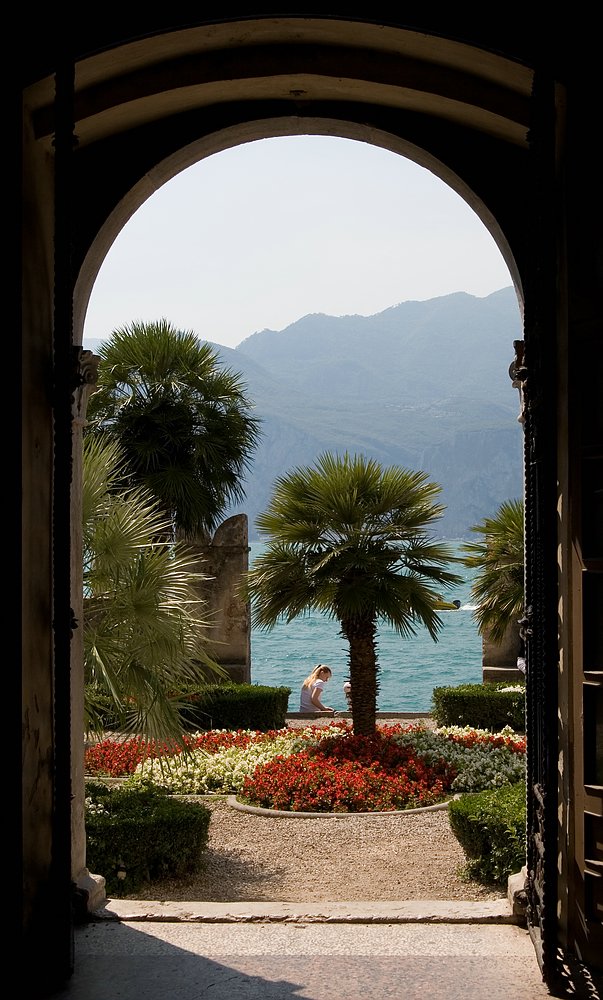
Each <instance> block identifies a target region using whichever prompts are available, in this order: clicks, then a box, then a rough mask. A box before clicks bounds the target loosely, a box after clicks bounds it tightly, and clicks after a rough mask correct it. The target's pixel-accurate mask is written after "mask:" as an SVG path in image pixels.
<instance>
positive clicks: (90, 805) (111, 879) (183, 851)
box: [85, 778, 211, 897]
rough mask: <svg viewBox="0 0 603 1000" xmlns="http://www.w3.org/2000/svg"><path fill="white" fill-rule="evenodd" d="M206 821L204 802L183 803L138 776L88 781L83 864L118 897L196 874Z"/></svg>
mask: <svg viewBox="0 0 603 1000" xmlns="http://www.w3.org/2000/svg"><path fill="white" fill-rule="evenodd" d="M210 819H211V812H210V810H209V809H208V808H207V806H204V805H202V804H201V803H199V804H197V803H193V802H183V801H182V800H181V799H176V798H174V797H173V796H171V795H167V794H166V793H165V792H164V791H162V790H161V789H159V788H157V787H156V786H153V785H151V784H149V783H148V782H145V781H144V780H141V779H140V778H132V779H127V780H126V781H125V782H124V783H123V784H120V785H111V786H108V785H106V784H104V783H103V782H101V781H88V782H86V817H85V823H86V864H87V866H88V868H89V869H90V871H93V872H95V873H96V874H97V875H102V876H103V877H104V879H105V881H106V889H107V893H108V894H109V895H111V896H116V897H119V896H128V895H129V894H130V893H133V892H138V890H139V889H140V888H141V887H142V886H143V885H144V884H145V883H148V882H153V881H155V880H156V879H160V878H164V877H166V876H169V877H170V878H172V877H173V878H178V877H181V876H184V875H188V874H195V873H197V872H198V871H199V870H200V868H201V866H202V863H203V852H204V850H205V849H206V847H207V843H208V839H209V822H210ZM118 873H120V874H121V876H122V877H120V876H119V875H118Z"/></svg>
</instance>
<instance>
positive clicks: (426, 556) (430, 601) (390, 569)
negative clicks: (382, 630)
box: [246, 452, 460, 734]
mask: <svg viewBox="0 0 603 1000" xmlns="http://www.w3.org/2000/svg"><path fill="white" fill-rule="evenodd" d="M439 493H440V487H439V486H438V485H437V484H435V483H431V482H429V481H428V479H427V476H426V475H425V474H424V473H422V472H411V471H409V470H406V469H401V468H398V467H396V466H392V467H390V468H385V469H384V468H382V467H381V466H380V465H379V464H378V463H377V462H376V461H373V460H372V459H367V458H364V457H363V456H359V455H356V456H350V455H348V454H347V453H346V454H345V455H343V456H342V457H340V456H337V455H332V454H330V453H328V452H327V453H325V454H323V455H322V456H321V457H320V458H319V459H318V461H317V462H316V465H315V466H310V467H299V468H296V469H294V470H293V471H291V472H290V473H289V474H288V475H285V476H282V477H280V478H278V479H277V480H276V481H275V485H274V490H273V495H272V498H271V500H270V502H269V505H268V508H267V510H266V511H265V512H263V513H262V514H260V515H259V516H258V517H257V519H256V525H257V528H258V531H259V533H260V535H261V536H262V537H263V538H264V539H266V541H267V546H266V549H265V551H264V552H263V553H262V554H261V555H260V556H259V558H258V559H257V560H256V561H255V563H254V565H253V567H252V569H251V570H250V571H249V572H248V574H247V579H246V593H247V594H248V596H249V597H250V598H251V606H252V622H253V624H254V625H256V626H257V627H259V628H265V629H270V628H272V627H273V626H274V625H275V624H276V623H277V621H279V619H283V620H285V621H291V620H293V619H294V618H296V617H298V616H299V615H302V614H304V613H306V612H309V611H311V610H316V611H321V612H324V613H326V614H327V616H329V617H331V618H334V619H336V620H337V621H338V622H339V623H340V633H341V635H342V637H343V638H344V639H345V640H347V643H348V649H349V654H348V655H349V674H350V681H351V685H352V720H353V726H354V732H356V733H359V734H370V733H373V732H374V731H375V725H376V711H377V693H378V659H377V630H378V623H379V622H380V621H383V622H386V623H388V624H389V625H391V626H393V628H394V629H396V630H397V631H398V632H399V633H400V635H402V636H409V635H413V634H415V632H416V629H417V627H418V626H419V625H423V626H425V628H427V630H428V632H429V634H430V635H431V637H432V639H433V640H434V641H437V636H438V632H439V630H440V628H441V626H442V620H441V619H440V618H439V616H438V614H437V612H436V609H435V605H436V604H437V602H438V600H439V598H440V594H439V591H440V590H441V589H442V588H443V587H449V586H451V585H452V584H454V583H458V582H460V580H459V578H458V577H457V576H456V575H455V574H453V573H451V572H450V570H449V569H447V568H446V567H447V566H448V564H449V563H450V561H451V560H452V559H453V555H452V552H451V551H450V550H449V548H448V547H447V546H446V545H444V544H439V543H437V542H435V541H432V540H430V537H429V535H428V528H430V527H431V525H433V523H434V522H435V521H437V520H438V518H439V517H441V514H442V512H443V510H444V507H443V506H442V505H440V504H438V503H435V498H436V497H437V496H438V494H439Z"/></svg>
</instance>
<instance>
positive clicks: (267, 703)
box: [182, 683, 291, 733]
mask: <svg viewBox="0 0 603 1000" xmlns="http://www.w3.org/2000/svg"><path fill="white" fill-rule="evenodd" d="M290 694H291V688H286V687H269V686H267V685H261V684H234V683H232V684H231V683H228V684H208V685H207V687H205V688H203V690H202V691H189V692H188V693H187V696H186V700H187V701H188V702H189V703H190V708H185V709H183V712H182V715H183V718H184V719H185V721H186V722H188V723H189V725H190V726H191V728H192V729H257V730H259V731H260V732H263V733H265V732H268V730H270V729H282V728H283V727H284V726H285V723H286V717H287V706H288V703H289V695H290Z"/></svg>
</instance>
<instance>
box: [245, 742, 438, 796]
mask: <svg viewBox="0 0 603 1000" xmlns="http://www.w3.org/2000/svg"><path fill="white" fill-rule="evenodd" d="M455 776H456V772H455V771H454V769H453V768H452V767H450V766H449V765H448V764H447V763H446V762H445V761H443V760H440V761H438V762H437V763H435V764H431V765H430V764H427V763H426V762H425V761H424V760H422V759H421V758H418V757H415V756H414V753H413V750H412V749H411V748H410V747H400V746H397V745H396V744H395V743H394V742H393V741H391V740H390V739H388V737H387V736H386V735H384V734H382V733H377V734H376V735H375V736H372V737H366V736H353V735H352V734H350V735H349V736H348V735H346V736H344V737H327V738H325V739H324V740H322V741H321V743H320V744H319V745H318V746H316V747H311V748H308V750H302V751H300V752H299V753H296V754H294V755H293V756H291V757H282V756H277V757H274V758H273V759H272V760H271V761H268V762H267V763H266V764H261V765H260V766H259V767H257V768H256V769H255V771H254V773H253V775H252V776H251V777H249V778H246V779H245V781H244V783H243V787H242V789H241V795H242V797H243V798H244V799H245V800H246V801H248V802H249V803H251V804H253V805H256V806H261V807H263V808H267V809H284V810H288V811H291V812H377V811H379V812H386V811H392V810H400V809H410V808H417V807H420V806H428V805H434V804H435V803H437V802H440V801H442V800H443V799H444V798H445V797H446V794H447V793H448V792H449V791H450V785H451V783H452V781H453V780H454V778H455Z"/></svg>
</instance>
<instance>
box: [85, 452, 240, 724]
mask: <svg viewBox="0 0 603 1000" xmlns="http://www.w3.org/2000/svg"><path fill="white" fill-rule="evenodd" d="M125 468H126V465H125V460H124V456H123V454H122V452H121V449H120V447H119V445H118V444H117V442H115V441H111V440H103V439H102V438H101V437H87V438H85V440H84V448H83V483H82V499H83V541H84V675H85V682H86V687H85V691H86V697H85V724H86V730H87V731H88V732H99V731H101V730H102V728H103V722H104V716H105V714H106V708H107V703H108V704H109V706H110V709H111V714H112V715H113V716H114V718H115V719H116V720H117V723H118V725H119V728H120V729H123V730H124V731H130V732H134V733H136V734H137V735H142V736H146V737H148V738H155V739H172V738H174V739H178V738H180V737H181V735H182V732H183V730H184V728H185V727H184V725H183V719H182V714H181V712H182V708H183V706H184V704H185V702H184V701H183V700H182V698H181V695H182V694H183V692H186V690H187V689H190V688H191V687H197V688H199V687H203V685H204V684H205V683H207V681H210V680H213V681H215V680H216V679H221V678H222V677H223V676H224V671H223V670H222V669H221V668H220V667H218V665H217V664H216V663H215V662H214V661H213V660H212V659H211V657H210V656H208V655H207V653H206V651H205V648H204V641H205V640H206V639H207V638H208V637H209V632H210V628H211V623H208V622H207V621H206V620H204V619H203V618H201V617H200V610H201V611H202V608H200V603H199V599H198V597H197V596H196V593H195V591H194V589H193V585H194V584H195V583H198V581H199V579H200V574H199V572H198V570H196V571H195V570H194V569H193V565H194V563H195V560H197V559H198V554H194V555H189V554H188V553H187V550H186V548H185V547H184V546H183V545H182V544H175V545H166V544H162V543H160V542H158V541H157V538H158V537H160V536H161V534H162V533H163V532H164V529H165V521H164V517H163V514H162V512H161V509H160V507H159V505H158V504H157V501H156V500H155V499H154V498H153V497H152V496H151V494H150V493H149V491H148V490H146V489H145V488H144V487H139V486H134V487H132V486H130V487H128V486H126V485H125V483H126V482H127V474H126V472H125Z"/></svg>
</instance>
